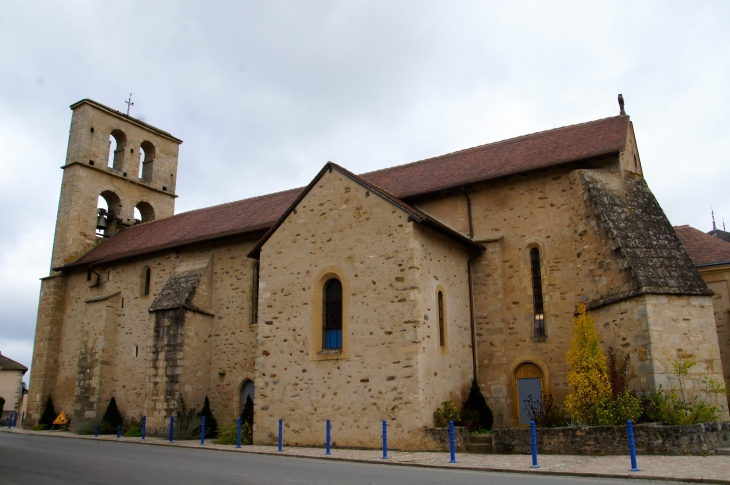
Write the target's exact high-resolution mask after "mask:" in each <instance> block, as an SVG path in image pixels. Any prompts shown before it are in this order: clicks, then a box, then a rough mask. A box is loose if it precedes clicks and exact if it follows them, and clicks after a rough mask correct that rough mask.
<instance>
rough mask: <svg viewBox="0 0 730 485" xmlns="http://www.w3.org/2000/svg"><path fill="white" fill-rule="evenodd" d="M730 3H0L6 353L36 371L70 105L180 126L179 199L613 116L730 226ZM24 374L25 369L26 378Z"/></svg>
mask: <svg viewBox="0 0 730 485" xmlns="http://www.w3.org/2000/svg"><path fill="white" fill-rule="evenodd" d="M729 22H730V2H720V1H718V2H713V1H703V2H673V1H638V0H632V1H630V2H611V1H604V2H585V1H560V0H553V1H550V2H546V1H543V2H523V1H514V0H510V1H509V2H506V1H505V2H489V1H481V2H480V1H468V2H467V1H458V0H448V1H427V0H419V1H408V0H399V1H395V2H394V1H392V0H389V1H379V0H366V1H357V0H347V1H340V2H336V1H308V0H297V1H266V2H264V1H239V2H234V1H211V0H206V1H205V2H203V1H183V0H176V1H155V0H146V1H126V2H112V1H104V0H98V1H88V2H83V1H73V0H65V1H63V2H60V1H59V2H54V1H43V2H38V1H33V0H24V1H22V2H17V1H10V0H0V173H1V175H2V176H0V220H2V224H1V225H0V352H2V353H3V355H6V356H8V357H11V358H13V359H15V360H18V361H20V362H21V363H23V364H25V365H26V366H28V367H30V363H31V356H32V349H33V336H34V331H35V320H36V311H37V307H38V293H39V289H40V281H39V278H41V277H43V276H46V275H48V272H49V265H50V256H51V246H52V243H53V231H54V225H55V219H56V211H57V207H58V196H59V190H60V184H61V176H62V170H60V168H59V167H60V166H61V165H62V164H63V163H64V160H65V156H66V146H67V143H68V129H69V126H70V121H71V111H70V110H69V109H68V107H69V105H71V104H72V103H74V102H76V101H78V100H80V99H83V98H91V99H94V100H96V101H98V102H100V103H102V104H105V105H107V106H110V107H112V108H115V109H117V110H120V111H125V110H126V106H127V105H126V104H125V103H124V101H125V100H127V99H128V97H129V95H130V93H132V101H133V102H134V106H133V107H132V108H131V112H130V114H131V115H132V116H134V117H137V118H139V119H141V120H143V121H145V122H147V123H150V124H152V125H154V126H157V127H159V128H161V129H163V130H165V131H168V132H170V133H172V134H173V135H174V136H176V137H178V138H180V139H182V140H184V143H183V144H182V146H181V147H180V159H179V168H178V184H177V193H178V195H179V198H178V199H177V202H176V213H179V212H183V211H188V210H192V209H197V208H201V207H206V206H210V205H215V204H220V203H225V202H230V201H234V200H239V199H244V198H248V197H252V196H257V195H262V194H266V193H270V192H275V191H279V190H285V189H289V188H293V187H300V186H304V185H306V184H307V183H309V181H310V180H311V179H312V178H313V177H314V175H315V174H316V173H317V172H318V171H319V169H320V168H321V167H322V166H323V165H324V164H325V163H326V162H327V161H329V160H331V161H333V162H336V163H338V164H340V165H342V166H344V167H345V168H347V169H349V170H351V171H353V172H355V173H363V172H368V171H371V170H376V169H380V168H384V167H389V166H393V165H399V164H402V163H408V162H412V161H416V160H420V159H424V158H429V157H433V156H437V155H441V154H444V153H449V152H452V151H455V150H460V149H463V148H468V147H472V146H476V145H481V144H484V143H489V142H494V141H499V140H502V139H505V138H510V137H514V136H520V135H524V134H528V133H533V132H537V131H541V130H546V129H551V128H556V127H559V126H565V125H570V124H574V123H581V122H585V121H591V120H595V119H600V118H605V117H609V116H615V115H617V114H618V113H619V108H618V104H617V101H616V97H617V95H618V93H622V94H623V96H624V98H625V100H626V111H627V113H628V114H629V115H630V116H631V120H632V122H633V123H634V129H635V132H636V136H637V141H638V146H639V152H640V156H641V161H642V165H643V169H644V174H645V177H646V180H647V182H648V183H649V186H650V188H651V189H652V191H653V192H654V194H655V196H656V197H657V199H658V200H659V203H660V204H661V206H662V207H663V209H664V211H665V212H666V214H667V216H668V218H669V220H670V221H671V223H672V224H674V225H681V224H690V225H692V226H694V227H696V228H698V229H701V230H703V231H709V230H710V229H712V221H711V218H710V211H711V208H714V211H715V214H716V219H717V221H718V227H721V224H722V220H723V219H724V220H726V221H727V223H728V225H730V197H728V191H727V186H728V180H730V163H728V161H729V160H728V158H729V156H730V155H728V150H727V148H726V145H727V141H728V140H730V104H729V101H730V99H729V98H730V94H729V92H730V90H729V89H728V87H729V86H730V62H728V59H730V56H729V54H730V29H728V28H727V25H728V23H729ZM27 377H28V375H26V381H27Z"/></svg>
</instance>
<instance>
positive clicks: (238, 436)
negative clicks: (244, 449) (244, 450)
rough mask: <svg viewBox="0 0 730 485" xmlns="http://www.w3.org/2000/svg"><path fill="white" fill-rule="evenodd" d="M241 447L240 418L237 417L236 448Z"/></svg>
mask: <svg viewBox="0 0 730 485" xmlns="http://www.w3.org/2000/svg"><path fill="white" fill-rule="evenodd" d="M240 447H241V418H238V428H237V429H236V448H240Z"/></svg>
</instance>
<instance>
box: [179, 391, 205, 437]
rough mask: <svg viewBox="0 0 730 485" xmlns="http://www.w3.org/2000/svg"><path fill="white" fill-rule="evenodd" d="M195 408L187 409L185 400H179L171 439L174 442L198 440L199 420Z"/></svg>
mask: <svg viewBox="0 0 730 485" xmlns="http://www.w3.org/2000/svg"><path fill="white" fill-rule="evenodd" d="M197 415H198V412H197V411H196V410H195V408H190V409H188V407H187V404H186V403H185V399H183V398H180V399H179V400H178V404H177V410H176V411H175V428H174V430H173V438H174V439H175V440H194V439H196V438H197V439H200V419H199V418H198V416H197Z"/></svg>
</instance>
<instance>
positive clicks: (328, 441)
mask: <svg viewBox="0 0 730 485" xmlns="http://www.w3.org/2000/svg"><path fill="white" fill-rule="evenodd" d="M331 454H332V453H331V452H330V420H329V419H328V420H327V453H325V455H331Z"/></svg>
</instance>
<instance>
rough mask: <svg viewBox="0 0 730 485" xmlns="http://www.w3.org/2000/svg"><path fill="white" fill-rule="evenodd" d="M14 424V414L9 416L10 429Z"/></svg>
mask: <svg viewBox="0 0 730 485" xmlns="http://www.w3.org/2000/svg"><path fill="white" fill-rule="evenodd" d="M12 425H13V415H12V414H11V415H10V416H8V429H10V427H11V426H12Z"/></svg>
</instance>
